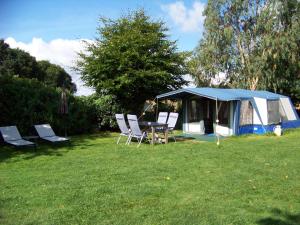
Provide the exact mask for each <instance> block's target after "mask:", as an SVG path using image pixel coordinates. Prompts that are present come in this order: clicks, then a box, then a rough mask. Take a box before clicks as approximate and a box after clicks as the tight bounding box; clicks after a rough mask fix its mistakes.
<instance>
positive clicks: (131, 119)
mask: <svg viewBox="0 0 300 225" xmlns="http://www.w3.org/2000/svg"><path fill="white" fill-rule="evenodd" d="M127 119H128V123H129V127H130V129H131V132H132V134H133V135H137V136H141V135H142V134H143V133H142V131H141V129H140V126H139V123H138V119H137V117H136V115H129V114H128V115H127Z"/></svg>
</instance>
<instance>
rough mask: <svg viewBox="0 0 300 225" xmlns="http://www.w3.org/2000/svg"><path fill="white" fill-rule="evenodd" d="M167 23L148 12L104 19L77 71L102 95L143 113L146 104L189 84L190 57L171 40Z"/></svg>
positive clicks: (128, 108) (141, 11) (82, 56)
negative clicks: (187, 76)
mask: <svg viewBox="0 0 300 225" xmlns="http://www.w3.org/2000/svg"><path fill="white" fill-rule="evenodd" d="M167 31H168V29H167V28H166V27H165V25H164V23H163V22H160V21H158V22H156V21H152V20H151V19H150V17H149V16H147V15H146V14H145V12H144V11H143V10H138V11H135V12H133V13H132V14H129V15H126V16H123V17H121V18H119V19H116V20H111V19H105V18H100V26H99V27H98V33H99V38H98V39H96V41H95V42H94V43H91V44H88V43H86V45H87V52H88V53H87V54H83V53H81V54H79V56H80V60H79V61H78V64H77V69H78V70H79V71H80V72H81V73H82V79H83V80H84V81H85V82H86V84H87V85H89V86H92V87H94V88H95V89H96V91H97V93H99V94H101V95H104V94H109V95H112V96H116V99H117V101H118V102H119V104H121V106H122V108H124V109H125V110H126V111H132V112H135V113H136V112H137V111H139V110H141V108H142V106H143V104H144V102H145V100H148V99H153V98H154V97H155V96H156V95H157V94H159V93H162V92H165V91H169V90H173V89H177V88H179V87H181V85H183V84H185V83H186V82H185V81H184V79H183V77H182V75H183V74H185V73H186V65H185V58H186V54H185V53H179V52H177V47H176V42H173V41H170V40H168V36H167V34H166V32H167Z"/></svg>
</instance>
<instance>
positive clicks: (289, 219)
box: [257, 209, 300, 225]
mask: <svg viewBox="0 0 300 225" xmlns="http://www.w3.org/2000/svg"><path fill="white" fill-rule="evenodd" d="M271 212H272V214H273V215H272V216H270V217H267V218H264V219H261V220H259V221H257V223H258V224H261V225H299V224H300V213H298V214H291V213H289V212H287V211H282V210H280V209H273V210H272V211H271Z"/></svg>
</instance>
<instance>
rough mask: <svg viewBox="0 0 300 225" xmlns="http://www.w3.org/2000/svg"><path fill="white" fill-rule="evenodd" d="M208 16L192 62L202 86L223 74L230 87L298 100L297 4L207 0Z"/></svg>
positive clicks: (299, 8) (299, 15)
mask: <svg viewBox="0 0 300 225" xmlns="http://www.w3.org/2000/svg"><path fill="white" fill-rule="evenodd" d="M204 14H205V16H206V20H205V24H204V26H205V33H204V38H203V39H202V40H201V41H200V43H199V46H198V47H197V48H196V50H195V52H194V57H193V59H192V61H191V63H190V64H191V66H190V68H191V73H192V74H193V75H194V76H195V78H196V81H198V84H199V85H203V84H211V82H212V80H214V79H215V78H216V77H218V75H219V73H225V74H226V75H227V80H226V84H227V85H229V86H231V87H240V88H247V89H252V90H254V89H267V90H270V91H274V92H277V93H283V94H286V95H291V96H292V97H294V98H299V93H300V89H299V88H300V86H299V78H300V77H299V76H300V63H299V62H300V54H299V52H300V44H299V43H300V42H299V37H300V3H299V1H297V0H288V1H283V0H280V1H277V0H271V1H263V0H258V1H256V0H247V1H242V0H226V1H224V0H214V1H213V0H209V1H208V4H207V8H206V10H205V12H204Z"/></svg>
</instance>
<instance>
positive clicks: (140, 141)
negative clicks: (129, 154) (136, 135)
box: [136, 137, 143, 148]
mask: <svg viewBox="0 0 300 225" xmlns="http://www.w3.org/2000/svg"><path fill="white" fill-rule="evenodd" d="M142 140H143V137H141V138H140V140H139V144H138V145H137V146H136V147H137V148H138V147H140V145H141V143H142Z"/></svg>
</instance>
